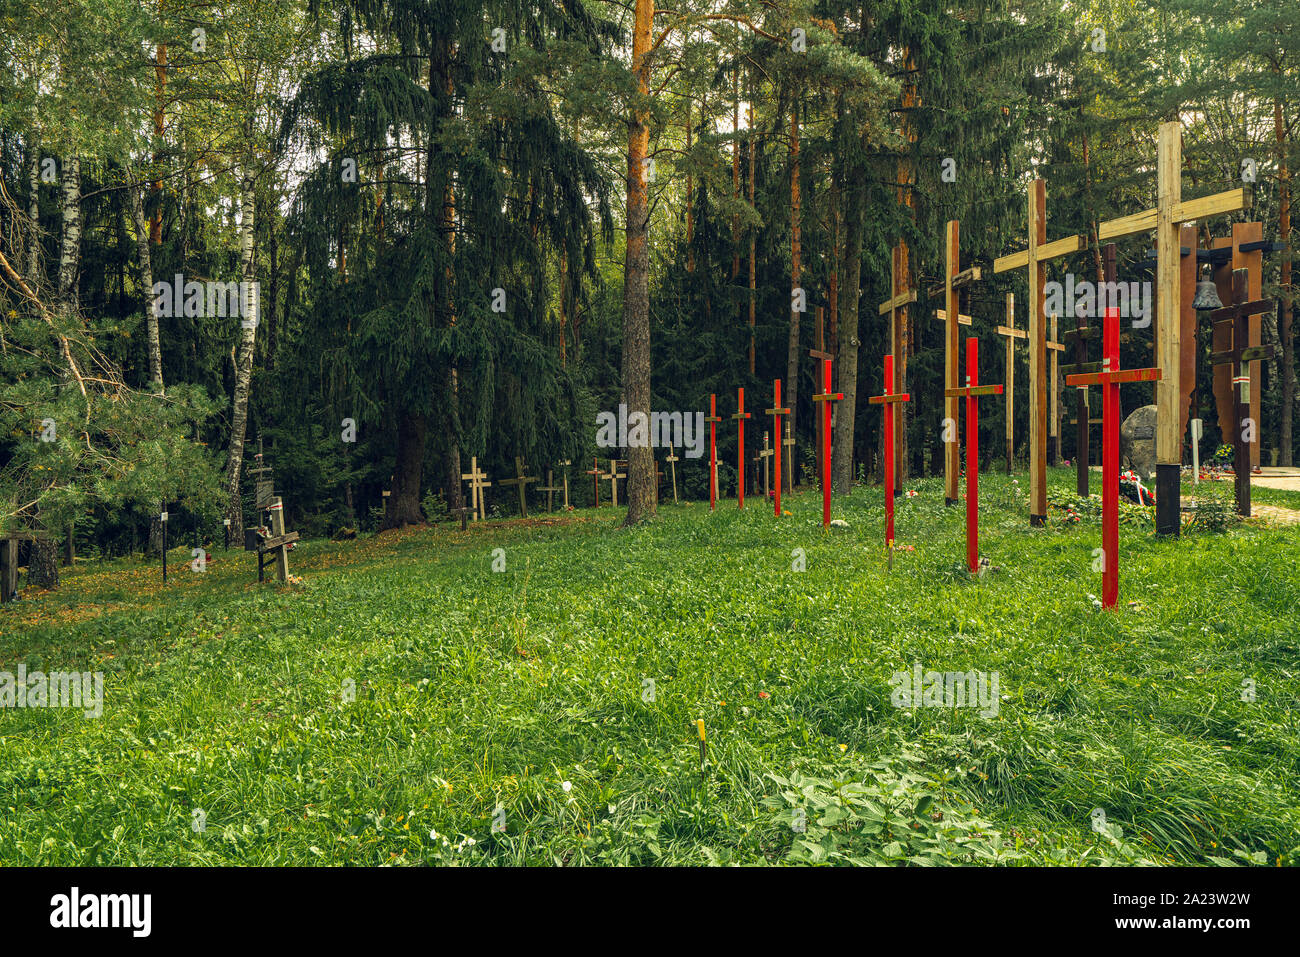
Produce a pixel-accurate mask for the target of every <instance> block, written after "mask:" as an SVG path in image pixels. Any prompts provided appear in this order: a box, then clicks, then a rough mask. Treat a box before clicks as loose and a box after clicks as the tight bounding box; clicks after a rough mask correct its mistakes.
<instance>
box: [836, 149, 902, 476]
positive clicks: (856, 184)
mask: <svg viewBox="0 0 1300 957" xmlns="http://www.w3.org/2000/svg"><path fill="white" fill-rule="evenodd" d="M851 176H852V178H851V179H850V180H849V182H848V184H847V190H846V192H847V194H848V201H849V203H848V210H847V211H846V213H847V214H846V215H845V217H844V230H845V237H844V240H845V241H844V292H845V296H844V302H843V304H842V306H841V308H840V323H841V327H840V333H841V335H840V337H839V347H840V349H839V356H838V368H837V373H838V381H837V382H836V391H837V392H842V393H844V401H843V402H840V403H839V407H838V408H837V409H836V410H835V435H834V445H833V448H832V451H831V482H832V487H833V488H834V489H835V491H836V492H837V493H839V494H840V495H848V494H849V490H850V489H851V488H852V486H853V436H854V428H853V426H854V421H855V419H856V417H857V416H856V412H857V402H858V345H859V343H858V302H859V300H860V299H861V292H860V288H859V284H860V283H861V280H862V219H863V204H864V196H863V193H864V188H863V184H862V181H861V173H860V171H857V170H855V171H854V172H853V174H851ZM832 215H833V214H832ZM882 408H887V407H885V406H882ZM886 414H888V413H886Z"/></svg>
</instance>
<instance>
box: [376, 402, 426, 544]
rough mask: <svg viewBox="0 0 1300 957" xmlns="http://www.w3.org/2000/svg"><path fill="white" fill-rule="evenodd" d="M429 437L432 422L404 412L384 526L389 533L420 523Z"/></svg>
mask: <svg viewBox="0 0 1300 957" xmlns="http://www.w3.org/2000/svg"><path fill="white" fill-rule="evenodd" d="M427 437H428V422H427V420H426V419H425V417H424V416H423V415H417V414H415V413H412V412H404V413H402V415H401V416H400V418H398V420H397V462H396V463H395V464H394V465H393V487H392V489H391V491H390V494H389V496H388V503H387V506H386V507H385V509H384V521H383V525H382V526H381V528H383V529H385V530H387V529H390V528H401V527H402V526H403V525H418V524H419V523H420V479H421V476H422V473H423V471H424V445H425V441H426V439H427Z"/></svg>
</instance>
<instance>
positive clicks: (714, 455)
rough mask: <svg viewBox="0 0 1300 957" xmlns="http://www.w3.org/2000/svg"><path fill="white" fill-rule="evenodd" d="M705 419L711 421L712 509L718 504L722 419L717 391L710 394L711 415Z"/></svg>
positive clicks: (710, 483)
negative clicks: (719, 441) (719, 412)
mask: <svg viewBox="0 0 1300 957" xmlns="http://www.w3.org/2000/svg"><path fill="white" fill-rule="evenodd" d="M704 421H706V422H708V423H709V509H710V510H712V509H714V508H715V507H717V504H718V423H719V422H721V421H722V416H720V415H718V396H717V393H712V394H710V395H709V417H708V418H707V419H705V420H704Z"/></svg>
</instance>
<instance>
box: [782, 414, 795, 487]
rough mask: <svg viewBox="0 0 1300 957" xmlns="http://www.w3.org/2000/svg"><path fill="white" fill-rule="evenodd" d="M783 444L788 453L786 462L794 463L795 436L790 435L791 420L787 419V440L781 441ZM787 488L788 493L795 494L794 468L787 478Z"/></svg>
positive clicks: (786, 453)
mask: <svg viewBox="0 0 1300 957" xmlns="http://www.w3.org/2000/svg"><path fill="white" fill-rule="evenodd" d="M781 444H782V445H784V446H785V449H786V452H785V460H786V461H787V462H793V461H794V436H793V435H792V434H791V433H790V421H789V419H787V420H786V422H785V438H784V439H782V440H781ZM785 488H786V491H788V492H790V493H791V494H794V470H793V468H792V469H791V474H790V475H787V476H786V480H785Z"/></svg>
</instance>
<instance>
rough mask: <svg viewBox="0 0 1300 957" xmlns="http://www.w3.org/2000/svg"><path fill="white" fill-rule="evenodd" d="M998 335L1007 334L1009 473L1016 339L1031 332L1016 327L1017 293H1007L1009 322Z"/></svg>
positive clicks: (1012, 449)
mask: <svg viewBox="0 0 1300 957" xmlns="http://www.w3.org/2000/svg"><path fill="white" fill-rule="evenodd" d="M998 335H1000V336H1006V339H1007V343H1006V375H1005V378H1006V380H1007V381H1006V387H1007V388H1006V392H1005V395H1006V413H1007V422H1006V427H1007V474H1008V475H1010V474H1011V460H1012V459H1013V458H1014V457H1015V450H1016V417H1015V399H1016V396H1015V392H1016V340H1017V339H1028V338H1029V333H1027V332H1025V330H1023V329H1017V328H1016V294H1015V293H1013V292H1009V293H1007V324H1006V325H1005V326H998Z"/></svg>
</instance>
